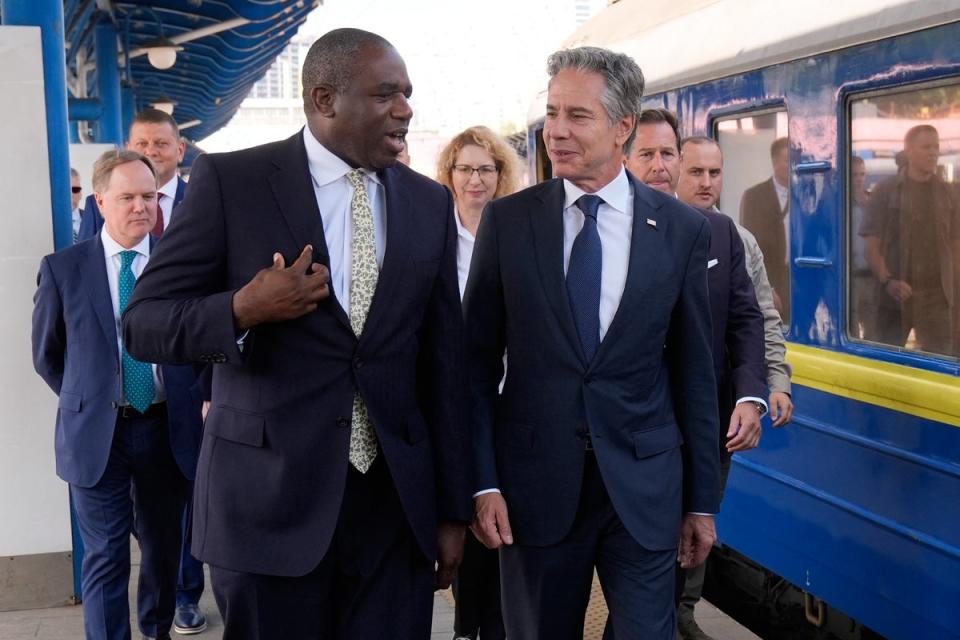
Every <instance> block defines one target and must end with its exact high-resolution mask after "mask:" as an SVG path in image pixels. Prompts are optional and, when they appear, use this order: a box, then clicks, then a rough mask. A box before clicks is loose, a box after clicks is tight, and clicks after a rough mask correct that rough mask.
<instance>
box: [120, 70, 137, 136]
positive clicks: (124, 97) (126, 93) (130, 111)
mask: <svg viewBox="0 0 960 640" xmlns="http://www.w3.org/2000/svg"><path fill="white" fill-rule="evenodd" d="M120 103H121V105H123V135H124V136H129V135H130V126H131V125H132V124H133V119H134V118H135V117H136V115H137V98H136V96H134V94H133V87H132V86H130V85H129V84H127V83H124V84H123V87H122V88H121V89H120Z"/></svg>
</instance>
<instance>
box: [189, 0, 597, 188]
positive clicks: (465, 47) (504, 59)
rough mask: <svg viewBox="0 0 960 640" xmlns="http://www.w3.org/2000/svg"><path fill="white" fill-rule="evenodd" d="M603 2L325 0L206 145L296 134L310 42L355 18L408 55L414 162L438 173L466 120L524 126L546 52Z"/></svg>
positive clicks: (238, 144) (541, 81) (235, 145)
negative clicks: (359, 2)
mask: <svg viewBox="0 0 960 640" xmlns="http://www.w3.org/2000/svg"><path fill="white" fill-rule="evenodd" d="M606 5H607V0H560V1H558V0H525V1H524V2H519V3H518V2H515V0H488V2H487V4H486V6H485V9H484V10H483V11H477V12H472V13H471V14H470V16H469V18H468V19H465V18H464V13H463V11H462V7H460V5H458V4H456V3H449V2H446V1H444V0H410V2H409V3H408V4H403V3H393V2H388V1H387V0H373V1H372V2H371V3H368V6H365V7H364V9H363V11H362V12H358V11H359V10H358V9H357V8H356V7H355V5H354V3H350V2H347V1H346V0H327V2H325V3H324V4H323V5H322V6H320V7H318V8H317V9H316V10H314V12H313V13H312V14H311V16H310V18H309V19H308V20H307V22H306V24H304V26H303V27H302V28H301V30H300V33H298V34H297V35H296V36H294V38H293V39H292V40H291V41H290V44H289V45H288V46H287V48H286V49H285V50H284V51H283V53H282V54H281V55H280V56H279V57H278V58H277V60H276V62H274V64H273V66H272V67H271V68H270V70H269V71H268V72H267V73H266V75H264V77H263V78H261V79H260V81H258V82H257V83H256V84H255V85H254V86H253V89H252V90H251V91H250V94H249V96H248V97H247V99H246V100H244V102H243V104H242V105H241V106H240V109H239V110H238V111H237V114H236V115H235V116H234V118H233V120H231V121H230V124H229V125H227V126H226V127H224V128H223V129H221V130H220V131H218V132H217V133H216V134H214V135H212V136H210V137H209V138H207V139H206V140H202V141H201V142H200V143H199V146H200V147H201V148H202V149H204V150H206V151H228V150H234V149H242V148H245V147H250V146H254V145H258V144H263V143H265V142H270V141H273V140H280V139H282V138H285V137H288V136H290V135H292V134H293V133H295V132H296V131H297V130H298V129H300V128H301V127H302V126H303V125H304V124H305V122H306V120H305V118H304V116H303V103H302V98H301V86H300V68H301V65H302V63H303V59H304V57H305V56H306V54H307V50H308V49H309V48H310V45H311V44H312V43H313V41H314V40H316V38H317V37H319V36H320V35H322V34H323V33H325V32H327V31H329V30H331V29H335V28H338V27H343V26H354V27H358V28H362V29H368V30H370V31H374V32H376V33H379V34H381V35H383V36H384V37H385V38H387V39H388V40H390V41H391V42H392V43H393V44H394V45H395V46H396V47H397V49H398V50H399V51H400V53H401V55H402V56H403V58H404V60H405V61H406V63H407V68H408V72H409V75H410V78H411V80H412V81H413V85H414V93H413V99H412V106H413V111H414V117H413V121H412V122H411V123H410V133H409V135H408V138H407V142H408V144H409V147H410V156H411V159H412V162H411V166H412V167H413V168H414V169H416V170H418V171H420V172H422V173H425V174H427V175H433V173H434V166H435V160H436V157H437V155H438V153H439V152H440V150H441V149H442V148H443V146H444V145H445V144H446V143H447V141H448V140H449V139H450V137H451V136H453V135H455V134H456V133H458V132H459V131H462V130H463V129H465V128H467V127H469V126H472V125H476V124H483V125H486V126H488V127H490V128H491V129H493V130H494V131H497V132H499V133H501V134H502V135H504V136H507V135H510V134H513V133H516V132H518V131H523V130H524V129H525V127H526V124H527V122H526V120H527V113H528V111H529V109H530V104H531V102H532V101H533V98H534V96H535V94H536V92H537V91H538V90H539V89H541V88H543V87H544V86H546V80H547V74H546V57H547V55H549V54H550V53H551V52H552V51H554V50H555V49H556V48H557V47H559V46H560V44H561V43H562V42H563V40H564V39H565V38H566V37H567V36H569V35H570V34H571V33H572V32H573V31H574V30H575V29H576V28H577V27H578V26H580V25H581V24H583V23H584V22H586V21H587V20H589V19H590V18H591V17H593V16H594V15H595V14H596V13H597V12H599V11H600V10H601V9H603V8H604V7H605V6H606ZM423 16H429V18H423ZM425 21H428V22H425Z"/></svg>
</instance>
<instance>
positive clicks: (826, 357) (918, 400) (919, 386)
mask: <svg viewBox="0 0 960 640" xmlns="http://www.w3.org/2000/svg"><path fill="white" fill-rule="evenodd" d="M787 361H788V362H789V363H790V364H791V365H792V366H793V383H794V384H799V385H803V386H805V387H811V388H813V389H817V390H819V391H823V392H825V393H832V394H834V395H837V396H841V397H844V398H850V399H852V400H860V401H861V402H867V403H870V404H874V405H877V406H881V407H886V408H887V409H893V410H895V411H901V412H903V413H908V414H910V415H914V416H918V417H921V418H926V419H928V420H935V421H937V422H943V423H946V424H950V425H953V426H955V427H960V378H956V377H954V376H951V375H947V374H943V373H934V372H931V371H924V370H922V369H914V368H913V367H906V366H903V365H899V364H891V363H889V362H880V361H877V360H871V359H869V358H861V357H859V356H852V355H849V354H846V353H837V352H835V351H828V350H826V349H818V348H816V347H808V346H806V345H801V344H796V343H793V342H791V343H788V345H787Z"/></svg>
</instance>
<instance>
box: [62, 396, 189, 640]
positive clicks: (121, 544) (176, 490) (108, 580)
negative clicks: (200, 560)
mask: <svg viewBox="0 0 960 640" xmlns="http://www.w3.org/2000/svg"><path fill="white" fill-rule="evenodd" d="M185 482H186V481H185V480H184V478H183V475H182V474H181V473H180V470H179V468H178V467H177V463H176V461H175V460H174V458H173V454H172V453H171V451H170V436H169V427H168V426H167V416H166V412H162V413H161V414H159V415H156V416H151V417H138V418H129V419H127V418H122V417H119V418H118V419H117V424H116V428H115V431H114V435H113V443H112V446H111V449H110V457H109V459H108V461H107V467H106V470H105V471H104V473H103V476H102V477H101V478H100V481H99V482H97V484H96V485H94V486H92V487H87V488H85V487H77V486H75V485H70V493H71V495H72V496H73V501H74V505H75V506H76V511H77V521H78V525H79V529H80V537H81V538H82V539H83V545H84V549H85V554H84V557H83V566H82V569H81V583H82V591H83V594H82V595H83V625H84V630H85V632H86V637H87V638H88V640H128V639H129V638H130V607H129V604H128V600H127V597H128V596H127V588H128V583H129V581H130V534H131V532H132V531H133V523H134V517H136V522H137V532H138V541H139V543H140V553H141V559H140V576H139V581H138V584H137V619H138V621H139V626H140V631H141V632H142V633H143V634H145V635H148V636H153V637H156V636H159V635H162V634H164V633H167V632H168V631H169V630H170V625H171V623H172V622H173V612H174V600H175V591H176V580H177V567H178V565H179V562H180V536H181V534H180V513H179V507H180V502H179V499H178V498H179V495H180V494H181V493H182V491H183V483H185Z"/></svg>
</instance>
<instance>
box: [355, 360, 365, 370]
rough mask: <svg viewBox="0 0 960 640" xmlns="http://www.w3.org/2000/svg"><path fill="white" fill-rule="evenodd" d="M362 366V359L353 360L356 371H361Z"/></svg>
mask: <svg viewBox="0 0 960 640" xmlns="http://www.w3.org/2000/svg"><path fill="white" fill-rule="evenodd" d="M362 366H363V360H361V359H360V358H354V359H353V367H354V369H359V368H361V367H362Z"/></svg>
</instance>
